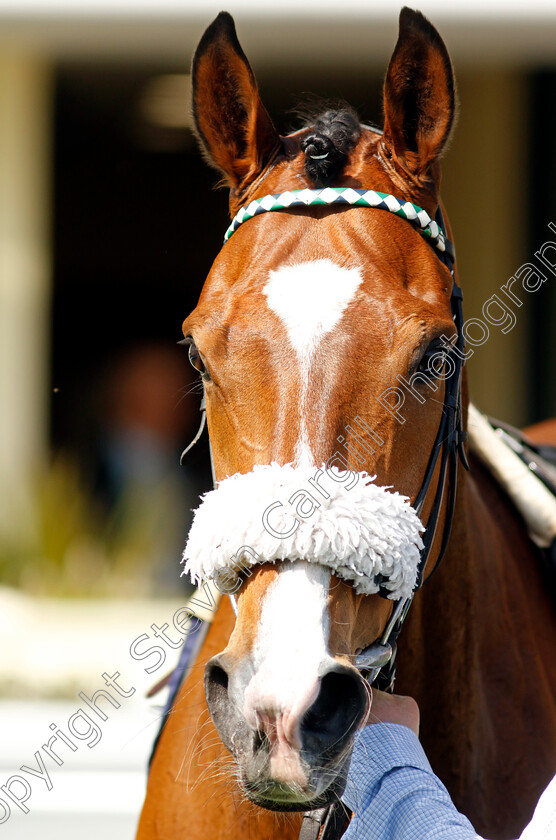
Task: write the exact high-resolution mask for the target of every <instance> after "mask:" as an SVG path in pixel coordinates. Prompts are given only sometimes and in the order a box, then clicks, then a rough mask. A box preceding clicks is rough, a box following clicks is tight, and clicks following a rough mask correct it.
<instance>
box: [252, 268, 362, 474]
mask: <svg viewBox="0 0 556 840" xmlns="http://www.w3.org/2000/svg"><path fill="white" fill-rule="evenodd" d="M362 279H363V278H362V275H361V271H360V270H359V269H358V268H342V267H341V266H339V265H337V264H336V263H334V262H332V261H331V260H314V261H310V262H305V263H299V264H297V265H284V266H281V267H280V268H277V269H276V270H275V271H271V272H270V273H269V279H268V282H267V284H266V286H265V288H264V294H265V295H266V298H267V300H268V305H269V307H270V308H271V309H272V311H273V312H274V313H275V314H276V315H278V317H279V318H280V319H281V321H282V323H283V324H284V326H285V328H286V331H287V333H288V338H289V340H290V343H291V345H292V347H293V348H294V349H295V351H296V354H297V357H298V360H299V364H300V369H301V399H300V410H301V430H300V435H299V440H298V441H297V445H296V462H297V465H298V466H301V465H302V464H303V465H312V464H313V463H314V460H313V458H312V456H311V451H310V447H309V434H308V429H307V420H306V411H305V409H306V400H307V392H308V387H309V375H310V371H311V360H312V357H313V355H314V353H315V351H316V350H317V348H318V346H319V343H320V341H321V339H322V338H323V337H324V336H325V335H326V334H327V333H329V332H330V331H331V330H332V329H333V328H334V327H335V326H336V325H337V324H338V323H339V321H340V319H341V317H342V315H343V314H344V312H345V310H346V308H347V306H348V304H349V303H350V302H351V301H352V300H353V298H354V296H355V293H356V292H357V289H358V288H359V286H360V285H361V282H362Z"/></svg>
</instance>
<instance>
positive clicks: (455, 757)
mask: <svg viewBox="0 0 556 840" xmlns="http://www.w3.org/2000/svg"><path fill="white" fill-rule="evenodd" d="M539 561H540V558H539V553H538V549H536V548H535V546H534V545H533V543H532V542H531V541H530V539H529V537H528V536H527V532H526V529H525V527H524V524H523V522H522V520H521V518H520V517H519V514H517V512H516V511H515V509H514V508H513V507H512V505H511V503H510V502H509V500H508V498H507V497H506V496H505V494H504V493H503V491H502V490H501V489H500V488H499V487H498V485H497V484H496V483H495V481H494V480H493V479H492V477H491V476H490V474H489V473H487V471H486V470H485V469H484V468H483V467H482V466H481V465H480V463H478V462H477V461H475V460H474V459H472V461H471V473H470V474H463V473H462V474H461V476H460V484H459V487H458V503H457V506H456V513H455V517H454V526H453V530H452V537H451V539H450V544H449V547H448V551H447V553H446V556H445V558H444V560H443V561H442V564H441V566H440V568H439V569H438V572H437V573H436V574H435V575H434V577H433V578H432V579H431V580H430V581H427V582H425V584H424V587H423V589H422V590H421V592H420V593H418V595H417V596H416V598H415V602H414V604H413V606H412V608H411V610H410V614H409V617H408V622H407V626H406V627H405V628H404V631H403V634H404V635H402V638H401V639H400V653H399V661H398V681H397V684H396V690H399V691H400V692H401V693H410V694H412V695H413V696H415V697H416V699H417V701H418V702H419V705H420V708H421V712H422V730H421V737H422V740H423V743H424V745H425V748H426V750H427V752H428V753H429V757H430V758H431V761H432V764H433V767H434V768H435V770H436V771H437V772H438V773H439V774H440V775H441V777H442V779H443V780H444V781H445V783H446V784H447V785H448V787H449V788H450V790H451V793H452V795H453V796H454V797H455V798H456V802H457V803H458V805H459V806H460V807H461V808H463V809H464V810H468V807H467V805H468V803H469V802H470V801H471V802H473V806H472V807H476V806H475V802H474V800H473V799H472V797H473V795H475V797H477V790H478V789H481V790H482V793H480V794H479V795H478V798H479V799H481V798H484V791H485V790H487V789H488V787H489V785H490V784H491V781H492V780H491V778H490V777H489V774H490V775H491V776H492V778H498V779H499V778H500V774H505V773H506V772H507V767H510V766H511V767H515V765H516V761H518V760H519V759H517V757H518V756H524V755H530V754H531V743H534V741H535V738H536V740H537V741H538V740H539V734H538V733H539V728H540V731H543V730H544V732H545V733H546V737H545V740H546V741H547V747H546V749H548V744H550V749H551V750H552V749H554V746H555V739H556V732H554V715H555V713H556V707H555V698H556V669H555V667H554V665H553V664H551V663H553V658H554V649H555V645H556V617H555V615H554V610H553V606H552V604H551V600H550V597H549V594H548V592H547V588H546V587H545V586H543V577H542V570H541V565H540V562H539ZM524 710H526V711H527V715H526V719H525V720H524ZM543 720H544V721H545V722H546V726H545V727H543V725H542V721H543ZM509 733H511V737H508V734H509ZM543 749H545V746H544V744H542V743H539V744H538V750H539V751H541V752H542V750H543ZM538 754H539V753H538V752H537V756H538ZM548 760H549V759H548V757H547V761H548ZM550 760H552V759H550ZM505 762H507V764H506V766H504V763H505ZM540 763H541V764H542V760H541V761H540ZM527 772H529V776H527V775H525V778H532V777H534V776H535V771H534V769H533V768H529V769H528V771H527ZM537 776H538V772H537ZM541 776H542V773H541ZM545 783H546V782H545ZM481 786H482V788H481ZM518 798H519V797H518ZM521 799H523V793H522V796H521ZM475 814H476V819H477V820H478V821H479V825H480V819H481V817H480V814H479V813H477V812H475ZM475 828H476V830H480V829H479V828H478V826H477V825H475ZM486 836H493V835H491V834H487V835H486ZM512 836H514V835H512Z"/></svg>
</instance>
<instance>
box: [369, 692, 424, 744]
mask: <svg viewBox="0 0 556 840" xmlns="http://www.w3.org/2000/svg"><path fill="white" fill-rule="evenodd" d="M369 698H370V705H369V710H368V712H367V715H366V717H365V718H364V720H363V723H362V726H368V725H369V724H373V723H401V724H402V725H403V726H407V727H408V728H409V729H411V730H412V731H413V732H414V733H415V734H416V735H417V736H419V706H418V705H417V703H416V701H415V700H414V699H413V697H403V696H402V695H401V694H386V692H384V691H378V689H376V688H372V687H371V686H369Z"/></svg>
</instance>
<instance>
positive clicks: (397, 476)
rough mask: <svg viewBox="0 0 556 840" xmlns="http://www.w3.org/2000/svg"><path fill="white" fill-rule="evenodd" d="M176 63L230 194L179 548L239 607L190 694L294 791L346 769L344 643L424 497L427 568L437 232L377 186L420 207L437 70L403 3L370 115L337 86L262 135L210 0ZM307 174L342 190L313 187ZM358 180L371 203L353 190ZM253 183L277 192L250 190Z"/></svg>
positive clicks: (440, 137)
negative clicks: (368, 120)
mask: <svg viewBox="0 0 556 840" xmlns="http://www.w3.org/2000/svg"><path fill="white" fill-rule="evenodd" d="M192 75H193V109H194V117H195V122H196V126H197V131H198V136H199V139H200V142H201V144H202V147H203V149H204V152H205V154H206V156H207V158H208V160H209V162H210V163H211V164H212V165H214V166H215V167H216V168H217V169H218V170H219V171H220V172H221V173H222V174H223V176H224V179H225V183H226V184H227V186H228V187H229V189H230V212H231V216H232V217H235V216H236V214H238V211H241V212H240V215H239V217H238V218H237V221H236V222H235V223H234V232H233V235H232V236H230V238H229V241H227V242H226V243H225V245H224V246H223V248H222V250H221V251H220V253H219V254H218V256H217V258H216V260H215V262H214V264H213V267H212V269H211V271H210V274H209V276H208V278H207V280H206V283H205V285H204V288H203V291H202V294H201V296H200V300H199V303H198V305H197V307H196V309H195V310H194V311H193V313H192V314H191V315H190V316H189V317H188V318H187V319H186V321H185V322H184V325H183V332H184V335H185V337H186V341H187V343H188V344H189V357H190V360H191V362H192V364H193V365H194V366H195V367H196V368H197V369H198V371H199V372H200V374H201V377H202V380H203V383H204V389H205V396H206V410H207V418H208V426H209V432H210V439H211V444H212V450H213V458H214V472H215V478H216V481H217V482H218V486H217V489H216V490H214V491H213V492H212V493H210V494H208V496H207V497H206V499H205V501H204V502H203V504H202V505H201V507H200V508H199V511H198V513H197V516H196V520H195V524H194V525H193V528H192V532H191V535H190V539H189V542H188V546H187V549H186V557H187V561H188V568H189V570H190V571H192V572H193V574H194V576H196V577H197V578H200V579H202V578H203V577H206V576H212V577H214V576H215V575H216V574H220V576H221V577H220V582H221V583H223V582H224V583H225V581H228V582H230V581H237V585H236V584H235V583H234V585H233V586H230V587H229V589H228V591H234V592H235V593H236V594H237V620H236V624H235V628H234V630H233V633H232V635H231V637H230V639H229V642H228V644H227V647H226V648H225V650H224V651H223V652H221V653H220V654H219V655H218V656H216V657H214V658H213V659H212V660H211V661H210V662H209V663H208V666H207V669H206V673H205V687H206V696H207V702H208V706H209V710H210V713H211V715H212V717H213V720H214V723H215V725H216V727H217V729H218V731H219V733H220V736H221V738H222V740H223V741H224V743H225V745H226V746H227V747H228V748H229V749H230V751H231V752H232V754H233V755H234V757H235V759H236V761H237V763H238V765H239V770H240V778H241V782H242V785H243V787H244V790H245V791H246V793H247V795H248V796H249V797H250V798H251V799H252V800H253V801H254V802H255V803H257V804H259V805H261V806H263V807H266V808H271V809H274V810H305V809H307V808H315V807H319V806H321V805H324V804H326V803H327V802H330V801H332V800H333V799H334V798H335V797H336V796H338V795H339V793H341V791H342V788H343V784H344V782H345V774H346V768H347V766H348V763H349V756H350V750H351V745H352V742H353V735H354V732H355V730H356V729H357V727H358V726H359V725H360V724H361V722H362V721H363V719H364V718H365V715H366V713H367V711H368V696H369V695H368V691H367V687H366V683H365V681H364V680H363V678H362V676H361V674H360V670H359V669H358V668H357V667H356V664H357V656H358V655H359V654H360V653H361V651H363V650H365V649H368V648H369V645H372V643H374V642H376V641H377V640H380V639H381V638H382V637H383V633H384V630H385V628H386V626H387V625H388V623H389V622H390V621H391V616H392V611H393V609H394V607H395V604H399V603H407V602H408V600H409V598H410V596H411V592H412V591H413V589H414V587H415V585H416V583H417V582H418V581H416V578H417V577H419V576H420V575H422V573H423V570H422V569H419V568H418V564H419V557H420V556H421V554H420V552H421V549H422V542H421V536H422V532H423V530H424V526H425V525H428V523H429V521H430V517H431V515H432V511H433V509H434V506H435V504H436V508H437V510H436V512H435V516H436V519H437V520H438V523H439V527H438V528H437V531H436V537H435V538H434V540H432V539H431V540H429V542H431V545H430V546H429V549H430V555H429V557H428V562H427V569H426V571H425V577H426V576H427V574H429V573H430V570H431V569H432V567H433V566H434V564H435V561H436V558H437V557H438V554H439V552H440V544H441V542H442V525H443V522H444V520H445V519H446V518H447V513H446V511H447V508H448V507H449V504H448V501H447V499H446V498H443V497H442V493H438V492H437V490H438V486H439V483H440V481H441V472H442V467H441V459H438V460H434V461H432V462H431V460H430V454H431V452H432V451H434V449H435V445H438V443H439V441H438V437H439V428H441V421H442V417H443V414H444V413H445V412H446V410H447V408H446V406H447V404H448V403H449V401H447V400H446V399H445V396H446V392H447V388H448V385H447V382H448V374H447V368H448V367H449V366H450V364H452V366H453V364H454V362H453V360H451V357H450V353H449V352H448V351H449V350H450V348H451V346H452V344H453V341H454V336H455V327H454V313H453V306H452V297H453V290H454V287H455V286H454V282H453V276H452V274H451V272H450V270H449V266H447V265H446V264H445V263H444V262H443V261H442V260H441V259H439V252H438V249H435V248H434V247H431V244H430V243H429V242H427V241H426V238H425V237H424V236H422V235H421V234H420V232H419V230H417V229H416V228H415V225H412V224H408V219H407V217H403V216H404V214H403V212H402V213H398V212H397V211H396V210H395V207H394V206H390V205H391V204H392V200H393V201H394V203H395V201H396V200H397V199H399V200H400V201H399V202H398V204H400V205H401V206H406V207H407V208H409V207H414V208H415V207H416V209H414V211H412V212H413V213H416V214H417V215H419V212H420V213H421V216H422V217H426V218H429V220H430V219H432V220H434V219H435V217H436V216H437V214H438V208H439V202H440V199H439V181H440V166H439V159H440V156H441V153H442V151H443V149H444V146H445V144H446V142H447V140H448V137H449V134H450V129H451V126H452V123H453V118H454V82H453V76H452V70H451V64H450V59H449V57H448V53H447V51H446V48H445V46H444V43H443V42H442V40H441V38H440V36H439V35H438V33H437V31H436V30H435V29H434V27H433V26H431V24H430V23H429V22H428V21H427V20H426V19H425V18H424V17H423V16H422V15H421V14H419V13H417V12H413V11H411V10H409V9H404V10H403V11H402V12H401V15H400V30H399V39H398V42H397V45H396V47H395V50H394V53H393V55H392V58H391V60H390V64H389V67H388V70H387V74H386V78H385V84H384V115H385V117H384V126H383V130H380V129H378V128H371V127H369V126H367V125H363V124H361V123H360V121H359V119H358V117H357V116H356V114H355V113H354V112H353V111H351V110H350V109H348V108H345V109H344V108H341V109H339V110H336V111H328V112H326V113H324V114H322V115H320V116H319V117H318V118H316V119H315V121H314V122H313V123H312V124H310V125H306V126H305V127H303V128H302V129H300V130H298V131H296V132H294V133H292V134H289V135H287V136H280V135H279V134H278V132H277V131H276V129H275V128H274V126H273V123H272V121H271V119H270V117H269V115H268V113H267V111H266V110H265V108H264V106H263V104H262V102H261V99H260V97H259V93H258V89H257V85H256V82H255V78H254V75H253V72H252V70H251V67H250V66H249V63H248V61H247V59H246V57H245V55H244V53H243V50H242V48H241V46H240V44H239V42H238V39H237V36H236V32H235V28H234V23H233V20H232V18H231V17H230V16H229V15H228V14H226V13H221V14H220V15H219V16H218V17H217V18H216V20H215V21H214V22H213V23H212V25H211V26H210V27H209V28H208V29H207V31H206V32H205V34H204V36H203V38H202V40H201V42H200V44H199V46H198V48H197V52H196V54H195V57H194V61H193V71H192ZM327 188H330V190H331V194H332V193H333V192H334V190H335V191H336V193H337V194H338V195H340V193H341V195H342V196H343V197H344V199H345V200H344V201H343V202H337V201H332V200H331V201H330V202H328V203H326V202H324V203H322V204H318V203H317V204H312V203H311V199H312V197H314V195H315V192H314V191H315V190H316V189H322V190H326V189H327ZM304 190H306V191H307V192H306V193H300V192H299V191H304ZM294 191H295V192H294ZM364 191H374V193H377V194H379V196H380V195H382V196H383V199H382V201H383V202H384V203H385V206H384V207H382V209H383V210H384V209H385V210H388V211H390V212H381V211H380V212H379V210H378V209H377V210H374V209H369V208H368V207H366V206H360V205H358V204H357V202H356V201H355V199H353V200H352V199H350V196H351V197H352V198H353V196H360V195H361V194H362V192H364ZM303 195H305V196H306V198H307V202H306V204H305V205H303V204H302V202H303V200H304V199H303ZM272 196H274V197H276V196H281V197H282V198H281V199H280V201H281V204H280V208H279V212H263V211H268V210H272V209H274V208H273V207H272V206H271V205H272V201H273V200H276V199H272V198H271V197H272ZM292 196H293V197H294V198H299V201H297V200H296V201H295V202H294V199H292ZM384 196H385V197H384ZM259 202H260V203H259ZM288 202H289V204H288ZM241 208H247V209H246V211H242V210H241ZM408 212H409V211H408ZM240 222H242V223H241V224H240ZM433 227H434V225H433ZM439 236H441V233H440V234H439ZM455 288H457V287H455ZM456 384H457V386H458V389H459V380H458V383H456ZM453 402H454V401H453V400H452V402H451V403H449V406H450V407H452V408H453V407H454V406H453ZM446 434H447V433H446ZM441 437H442V435H441ZM441 444H442V441H440V445H441ZM427 473H429V475H428V481H427V482H426V489H427V492H426V493H425V494H424V498H422V499H421V500H420V501H419V504H418V505H417V504H416V501H417V499H418V497H419V495H420V492H421V491H422V489H423V482H424V476H425V475H427ZM422 523H423V524H422ZM232 558H234V559H232ZM222 572H225V575H228V577H225V579H224V578H223V577H222ZM238 574H239V577H238ZM234 575H235V578H234V577H233V576H234ZM223 588H224V589H226V586H223Z"/></svg>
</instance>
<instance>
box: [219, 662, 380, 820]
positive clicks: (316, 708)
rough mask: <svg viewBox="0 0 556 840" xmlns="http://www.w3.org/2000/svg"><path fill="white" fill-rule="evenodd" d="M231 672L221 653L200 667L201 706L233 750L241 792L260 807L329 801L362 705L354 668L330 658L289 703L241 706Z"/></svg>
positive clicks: (293, 807)
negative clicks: (202, 678) (292, 703)
mask: <svg viewBox="0 0 556 840" xmlns="http://www.w3.org/2000/svg"><path fill="white" fill-rule="evenodd" d="M234 682H236V683H237V675H234V669H233V667H232V665H231V660H230V658H229V657H228V656H227V655H226V653H225V652H224V653H222V654H219V655H218V656H214V657H213V658H212V659H210V660H209V662H208V663H207V666H206V669H205V693H206V697H207V705H208V708H209V711H210V714H211V717H212V720H213V722H214V725H215V726H216V728H217V730H218V733H219V735H220V737H221V739H222V741H223V743H224V745H225V746H226V747H227V748H228V750H230V752H231V753H232V755H233V756H234V758H235V760H236V762H237V764H238V767H239V770H240V778H241V783H242V787H243V789H244V791H245V793H246V795H247V796H248V797H249V798H250V799H251V800H252V801H253V802H254V803H255V804H256V805H259V806H260V807H262V808H268V809H270V810H274V811H304V810H307V809H308V808H311V809H312V808H320V807H324V806H325V805H327V804H329V803H330V802H332V801H335V800H336V799H337V797H339V796H340V795H341V794H342V792H343V789H344V786H345V780H346V775H347V768H348V766H349V758H350V754H351V746H352V743H353V735H354V733H355V731H356V729H357V727H358V726H359V724H360V723H361V721H362V719H363V717H364V715H365V713H366V711H367V702H368V701H367V696H368V695H367V691H366V689H365V685H364V683H363V680H362V679H361V677H360V676H359V674H358V672H357V671H356V670H355V669H354V668H352V667H350V666H346V665H343V664H341V663H339V662H336V661H335V660H334V659H332V658H330V659H329V661H327V662H326V663H325V664H323V667H322V668H321V673H320V674H319V676H318V678H317V679H316V680H315V681H314V684H311V685H310V686H309V688H308V690H307V691H305V692H304V693H303V695H302V696H301V698H300V700H299V702H297V703H296V705H295V707H292V708H289V709H272V708H268V707H267V708H263V707H261V706H259V707H257V705H256V703H255V704H254V705H251V706H249V707H248V704H246V703H244V705H243V709H241V710H240V708H239V706H238V703H237V702H235V701H234V699H233V698H234V696H235V695H236V694H237V686H234Z"/></svg>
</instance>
